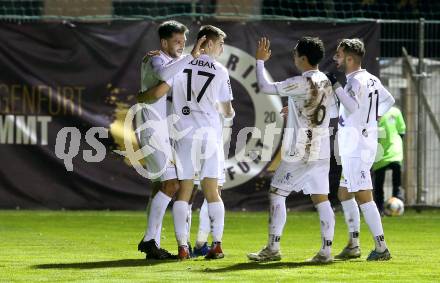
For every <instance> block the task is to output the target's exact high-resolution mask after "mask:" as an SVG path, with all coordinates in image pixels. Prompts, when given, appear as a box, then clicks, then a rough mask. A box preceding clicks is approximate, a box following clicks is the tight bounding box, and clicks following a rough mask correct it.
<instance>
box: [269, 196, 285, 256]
mask: <svg viewBox="0 0 440 283" xmlns="http://www.w3.org/2000/svg"><path fill="white" fill-rule="evenodd" d="M269 201H270V210H269V239H268V242H267V246H268V247H269V249H270V250H272V251H278V250H279V249H280V241H281V234H282V233H283V229H284V225H285V224H286V197H283V196H280V195H277V194H272V193H270V194H269Z"/></svg>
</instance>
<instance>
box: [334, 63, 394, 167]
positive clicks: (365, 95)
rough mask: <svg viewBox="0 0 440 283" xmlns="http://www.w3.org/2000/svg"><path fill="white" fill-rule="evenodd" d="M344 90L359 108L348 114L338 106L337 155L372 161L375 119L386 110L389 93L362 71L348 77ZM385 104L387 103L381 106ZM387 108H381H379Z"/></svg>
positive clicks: (378, 81) (374, 149) (389, 99)
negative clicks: (383, 107)
mask: <svg viewBox="0 0 440 283" xmlns="http://www.w3.org/2000/svg"><path fill="white" fill-rule="evenodd" d="M344 91H345V92H346V93H347V94H348V95H350V96H351V97H352V98H353V99H355V100H356V101H357V102H358V105H359V108H357V109H356V111H354V112H352V113H350V112H349V111H348V110H347V109H345V107H344V105H343V104H342V103H341V106H340V109H339V129H338V142H339V154H340V155H341V156H347V157H361V158H363V159H365V161H372V160H374V158H375V156H376V150H377V120H378V117H380V116H382V115H383V114H385V112H386V111H387V110H388V108H389V107H388V105H392V104H393V103H391V104H390V103H388V102H389V101H391V102H394V99H393V98H392V96H391V94H390V93H389V92H388V91H387V90H386V89H385V88H384V87H383V85H382V83H381V82H380V80H379V79H378V78H377V77H376V76H374V75H372V74H370V73H369V72H367V71H366V70H365V69H361V70H359V71H355V72H353V73H350V74H348V75H347V84H346V85H345V87H344ZM385 101H387V103H383V102H385ZM382 105H384V106H386V108H385V109H381V106H382Z"/></svg>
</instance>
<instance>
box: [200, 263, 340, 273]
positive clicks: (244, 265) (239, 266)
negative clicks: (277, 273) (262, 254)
mask: <svg viewBox="0 0 440 283" xmlns="http://www.w3.org/2000/svg"><path fill="white" fill-rule="evenodd" d="M335 263H338V262H337V261H334V262H332V263H314V262H282V261H278V262H254V261H252V262H243V263H237V264H234V265H230V266H226V267H222V268H216V269H213V268H205V269H204V270H200V271H199V272H212V273H215V272H228V271H240V270H250V269H277V268H278V269H279V268H299V267H303V266H329V265H332V264H335Z"/></svg>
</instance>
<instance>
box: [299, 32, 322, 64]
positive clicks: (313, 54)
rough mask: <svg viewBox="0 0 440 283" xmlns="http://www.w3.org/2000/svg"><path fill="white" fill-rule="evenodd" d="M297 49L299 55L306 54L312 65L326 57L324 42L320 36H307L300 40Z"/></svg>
mask: <svg viewBox="0 0 440 283" xmlns="http://www.w3.org/2000/svg"><path fill="white" fill-rule="evenodd" d="M295 51H296V53H297V54H298V56H306V57H307V59H308V60H309V63H310V65H312V66H315V65H318V64H319V62H321V60H322V58H324V43H323V42H322V40H321V39H319V38H318V37H310V36H305V37H303V38H301V39H300V40H298V44H297V45H296V49H295Z"/></svg>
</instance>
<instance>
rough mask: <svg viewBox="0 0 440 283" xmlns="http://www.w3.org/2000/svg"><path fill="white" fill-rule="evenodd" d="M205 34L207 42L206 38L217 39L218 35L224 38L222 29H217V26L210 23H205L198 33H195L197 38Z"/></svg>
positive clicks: (224, 34)
mask: <svg viewBox="0 0 440 283" xmlns="http://www.w3.org/2000/svg"><path fill="white" fill-rule="evenodd" d="M204 35H206V41H205V42H208V40H210V39H211V40H213V41H215V40H217V39H219V38H220V37H223V38H226V33H225V32H224V31H222V30H221V29H219V28H218V27H215V26H211V25H207V26H202V27H201V28H200V30H199V33H198V34H197V40H199V39H200V38H201V37H202V36H204Z"/></svg>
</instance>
